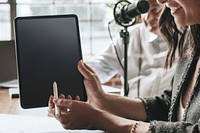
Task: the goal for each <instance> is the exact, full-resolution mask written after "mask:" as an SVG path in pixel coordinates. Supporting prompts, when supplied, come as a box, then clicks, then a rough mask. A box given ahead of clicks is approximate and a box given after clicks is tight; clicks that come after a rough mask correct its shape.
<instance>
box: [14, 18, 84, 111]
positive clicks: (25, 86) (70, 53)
mask: <svg viewBox="0 0 200 133" xmlns="http://www.w3.org/2000/svg"><path fill="white" fill-rule="evenodd" d="M15 36H16V53H17V65H18V78H19V89H20V102H21V106H22V107H23V108H34V107H44V106H47V105H48V100H49V97H50V95H53V89H52V86H53V82H54V81H56V82H57V85H58V93H59V94H61V93H62V94H65V95H66V96H67V95H71V96H72V98H73V99H74V98H75V97H76V96H77V95H79V96H80V98H81V100H82V101H86V100H87V96H86V92H85V88H84V84H83V77H82V75H81V74H80V73H79V71H78V69H77V63H78V61H79V60H80V59H82V53H81V44H80V34H79V27H78V18H77V16H76V15H73V14H72V15H57V16H56V15H55V16H53V15H52V16H33V17H17V18H16V19H15Z"/></svg>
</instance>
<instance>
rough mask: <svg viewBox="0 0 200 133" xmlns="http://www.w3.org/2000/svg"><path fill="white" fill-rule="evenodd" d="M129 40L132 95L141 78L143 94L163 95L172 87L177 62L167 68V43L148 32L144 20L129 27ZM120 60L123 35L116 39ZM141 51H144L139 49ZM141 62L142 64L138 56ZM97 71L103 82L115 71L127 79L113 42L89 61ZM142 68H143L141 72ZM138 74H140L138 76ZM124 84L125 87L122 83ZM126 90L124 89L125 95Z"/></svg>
mask: <svg viewBox="0 0 200 133" xmlns="http://www.w3.org/2000/svg"><path fill="white" fill-rule="evenodd" d="M129 35H130V41H129V45H128V83H129V88H130V89H129V95H128V96H129V97H136V96H137V92H138V89H137V88H138V80H139V79H140V88H139V94H140V97H143V96H155V95H160V94H161V93H162V92H163V90H164V89H167V88H168V87H169V84H170V82H171V79H172V77H173V74H174V72H175V65H174V66H173V67H172V68H171V69H170V70H168V71H167V73H166V70H165V69H164V67H163V66H164V62H165V58H166V54H167V44H166V43H164V42H163V41H162V40H161V38H160V37H158V36H157V35H155V34H153V33H151V32H149V31H148V29H147V28H146V27H145V26H144V24H143V23H141V24H136V25H135V26H132V27H130V28H129ZM114 44H115V45H116V48H117V51H118V53H119V57H120V60H121V62H122V64H124V44H123V42H122V38H121V37H117V38H116V39H115V40H114ZM140 51H141V52H140ZM140 57H141V59H142V62H141V66H139V58H140ZM86 63H88V64H89V65H90V66H91V67H92V68H93V69H94V70H95V72H96V73H97V75H98V76H99V78H100V81H101V82H102V83H104V82H106V81H108V80H109V79H110V78H112V77H113V76H114V75H115V74H117V73H119V74H120V75H121V77H122V78H121V79H122V83H123V82H124V79H123V75H124V72H123V70H122V68H121V66H120V65H119V62H118V60H117V56H116V53H115V50H114V48H113V45H109V46H108V47H107V48H106V49H105V50H104V51H102V52H101V53H100V54H99V55H98V56H96V57H94V59H93V60H92V61H86ZM139 67H141V71H140V75H139ZM138 75H139V76H138ZM122 87H124V86H122ZM123 92H124V90H123V89H122V93H121V94H122V95H123Z"/></svg>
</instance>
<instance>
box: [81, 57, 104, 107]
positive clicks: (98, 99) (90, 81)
mask: <svg viewBox="0 0 200 133" xmlns="http://www.w3.org/2000/svg"><path fill="white" fill-rule="evenodd" d="M78 70H79V72H80V73H81V74H82V75H83V77H84V84H85V88H86V92H87V97H88V100H87V102H88V103H89V104H91V105H92V106H94V107H96V108H99V109H103V102H105V101H104V100H105V99H104V97H105V95H106V94H105V92H104V91H103V89H102V87H101V83H100V80H99V78H98V76H97V75H96V73H95V72H94V71H93V70H92V69H91V68H90V67H89V66H88V65H87V64H85V63H84V62H83V61H82V60H81V61H79V62H78Z"/></svg>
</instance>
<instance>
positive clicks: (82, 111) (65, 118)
mask: <svg viewBox="0 0 200 133" xmlns="http://www.w3.org/2000/svg"><path fill="white" fill-rule="evenodd" d="M53 103H54V104H55V105H56V106H57V107H58V109H59V110H60V115H59V116H55V118H56V119H57V120H58V121H60V123H61V124H62V126H63V127H64V128H65V129H94V128H95V127H96V126H95V123H96V119H98V118H97V117H94V116H97V115H98V113H99V111H98V110H97V109H95V108H93V106H91V105H90V104H88V103H86V102H81V101H78V100H71V99H53ZM52 113H54V112H52Z"/></svg>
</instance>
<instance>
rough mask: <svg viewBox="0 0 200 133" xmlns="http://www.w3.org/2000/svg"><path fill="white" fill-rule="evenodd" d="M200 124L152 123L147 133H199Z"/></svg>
mask: <svg viewBox="0 0 200 133" xmlns="http://www.w3.org/2000/svg"><path fill="white" fill-rule="evenodd" d="M199 132H200V123H199V122H198V123H195V124H192V123H187V122H164V121H151V122H150V127H149V130H148V132H147V133H199Z"/></svg>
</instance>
